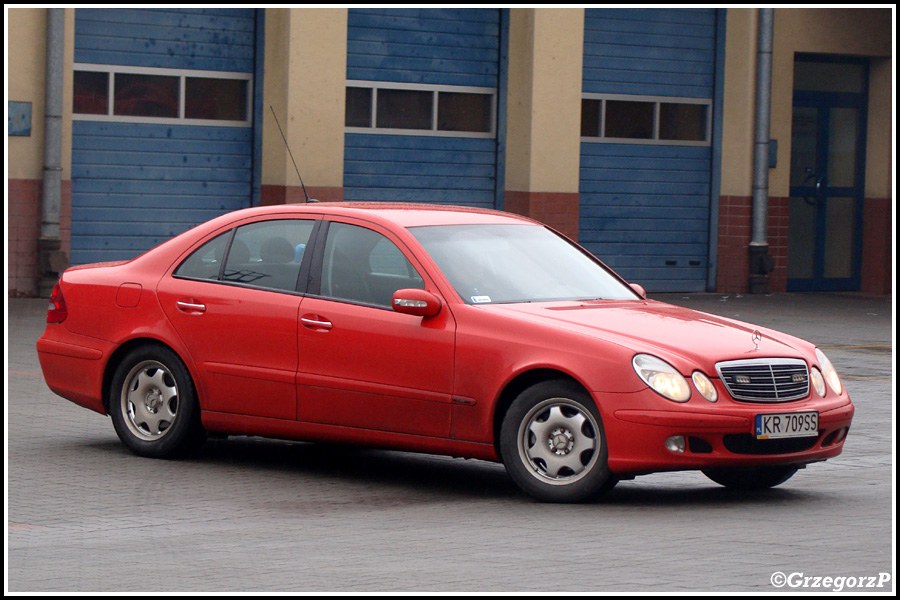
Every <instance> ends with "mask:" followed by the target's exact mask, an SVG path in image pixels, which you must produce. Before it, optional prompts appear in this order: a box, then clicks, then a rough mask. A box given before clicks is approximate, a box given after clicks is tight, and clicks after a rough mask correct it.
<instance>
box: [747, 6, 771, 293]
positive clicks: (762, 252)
mask: <svg viewBox="0 0 900 600" xmlns="http://www.w3.org/2000/svg"><path fill="white" fill-rule="evenodd" d="M758 27H759V30H758V34H759V39H758V42H757V51H756V114H755V115H754V124H755V136H754V148H753V222H752V235H751V238H750V292H751V293H753V294H766V293H768V292H769V273H771V272H772V270H773V268H774V261H773V260H772V257H771V256H769V239H768V220H769V125H770V121H771V114H772V47H773V39H774V37H775V35H774V32H775V9H774V8H760V9H759V25H758Z"/></svg>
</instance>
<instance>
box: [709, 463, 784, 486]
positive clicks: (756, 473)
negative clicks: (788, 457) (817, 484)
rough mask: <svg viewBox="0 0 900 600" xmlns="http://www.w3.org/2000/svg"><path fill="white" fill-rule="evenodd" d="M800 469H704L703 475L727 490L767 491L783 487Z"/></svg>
mask: <svg viewBox="0 0 900 600" xmlns="http://www.w3.org/2000/svg"><path fill="white" fill-rule="evenodd" d="M799 468H800V467H797V466H792V465H786V466H779V467H746V468H733V469H703V474H704V475H706V476H707V477H709V478H710V479H712V480H713V481H715V482H716V483H718V484H719V485H724V486H725V487H727V488H731V489H734V490H743V491H752V490H765V489H768V488H771V487H775V486H776V485H781V484H782V483H784V482H785V481H787V480H788V479H790V478H791V477H793V475H794V473H796V472H797V470H798V469H799Z"/></svg>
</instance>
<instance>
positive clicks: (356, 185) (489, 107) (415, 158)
mask: <svg viewBox="0 0 900 600" xmlns="http://www.w3.org/2000/svg"><path fill="white" fill-rule="evenodd" d="M500 12H501V11H500V10H498V9H490V10H488V9H395V10H387V9H350V11H349V17H348V18H349V23H348V52H347V88H348V122H347V129H346V132H347V133H346V134H345V158H344V197H345V199H347V200H384V201H416V202H433V203H453V204H464V205H470V206H485V207H493V206H494V205H495V198H496V194H497V190H496V187H497V185H496V170H497V136H496V122H497V116H496V115H497V88H498V77H499V48H500V27H501V25H500ZM354 115H356V117H354ZM473 115H475V116H474V118H473ZM463 120H468V122H463Z"/></svg>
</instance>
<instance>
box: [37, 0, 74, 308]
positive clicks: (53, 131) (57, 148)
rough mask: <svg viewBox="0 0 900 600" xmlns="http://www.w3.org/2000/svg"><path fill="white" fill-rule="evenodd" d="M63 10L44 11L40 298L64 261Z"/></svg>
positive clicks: (63, 265) (66, 262)
mask: <svg viewBox="0 0 900 600" xmlns="http://www.w3.org/2000/svg"><path fill="white" fill-rule="evenodd" d="M65 15H66V13H65V9H64V8H48V9H47V70H46V96H45V102H44V172H43V180H42V188H41V189H42V191H41V235H40V238H38V254H39V259H40V262H39V264H40V269H41V279H40V295H41V296H45V297H46V296H49V295H50V292H51V290H52V289H53V286H54V285H55V284H56V281H57V279H58V278H59V273H60V271H62V270H64V269H65V268H66V266H67V264H68V260H67V259H66V257H65V256H64V255H63V253H62V251H61V246H62V243H61V240H60V228H59V210H60V204H61V198H62V107H63V100H62V98H63V50H64V48H65V44H64V38H65V18H66V17H65Z"/></svg>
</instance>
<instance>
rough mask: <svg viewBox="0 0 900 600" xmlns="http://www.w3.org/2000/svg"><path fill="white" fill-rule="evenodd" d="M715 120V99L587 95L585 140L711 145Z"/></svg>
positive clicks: (583, 120) (583, 105) (583, 108)
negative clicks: (713, 112)
mask: <svg viewBox="0 0 900 600" xmlns="http://www.w3.org/2000/svg"><path fill="white" fill-rule="evenodd" d="M711 118H712V101H711V100H704V99H696V98H667V97H644V96H613V95H600V94H585V96H584V97H583V98H582V100H581V137H582V141H585V142H614V143H629V144H658V145H693V146H708V145H710V143H711V130H712V120H711Z"/></svg>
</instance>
